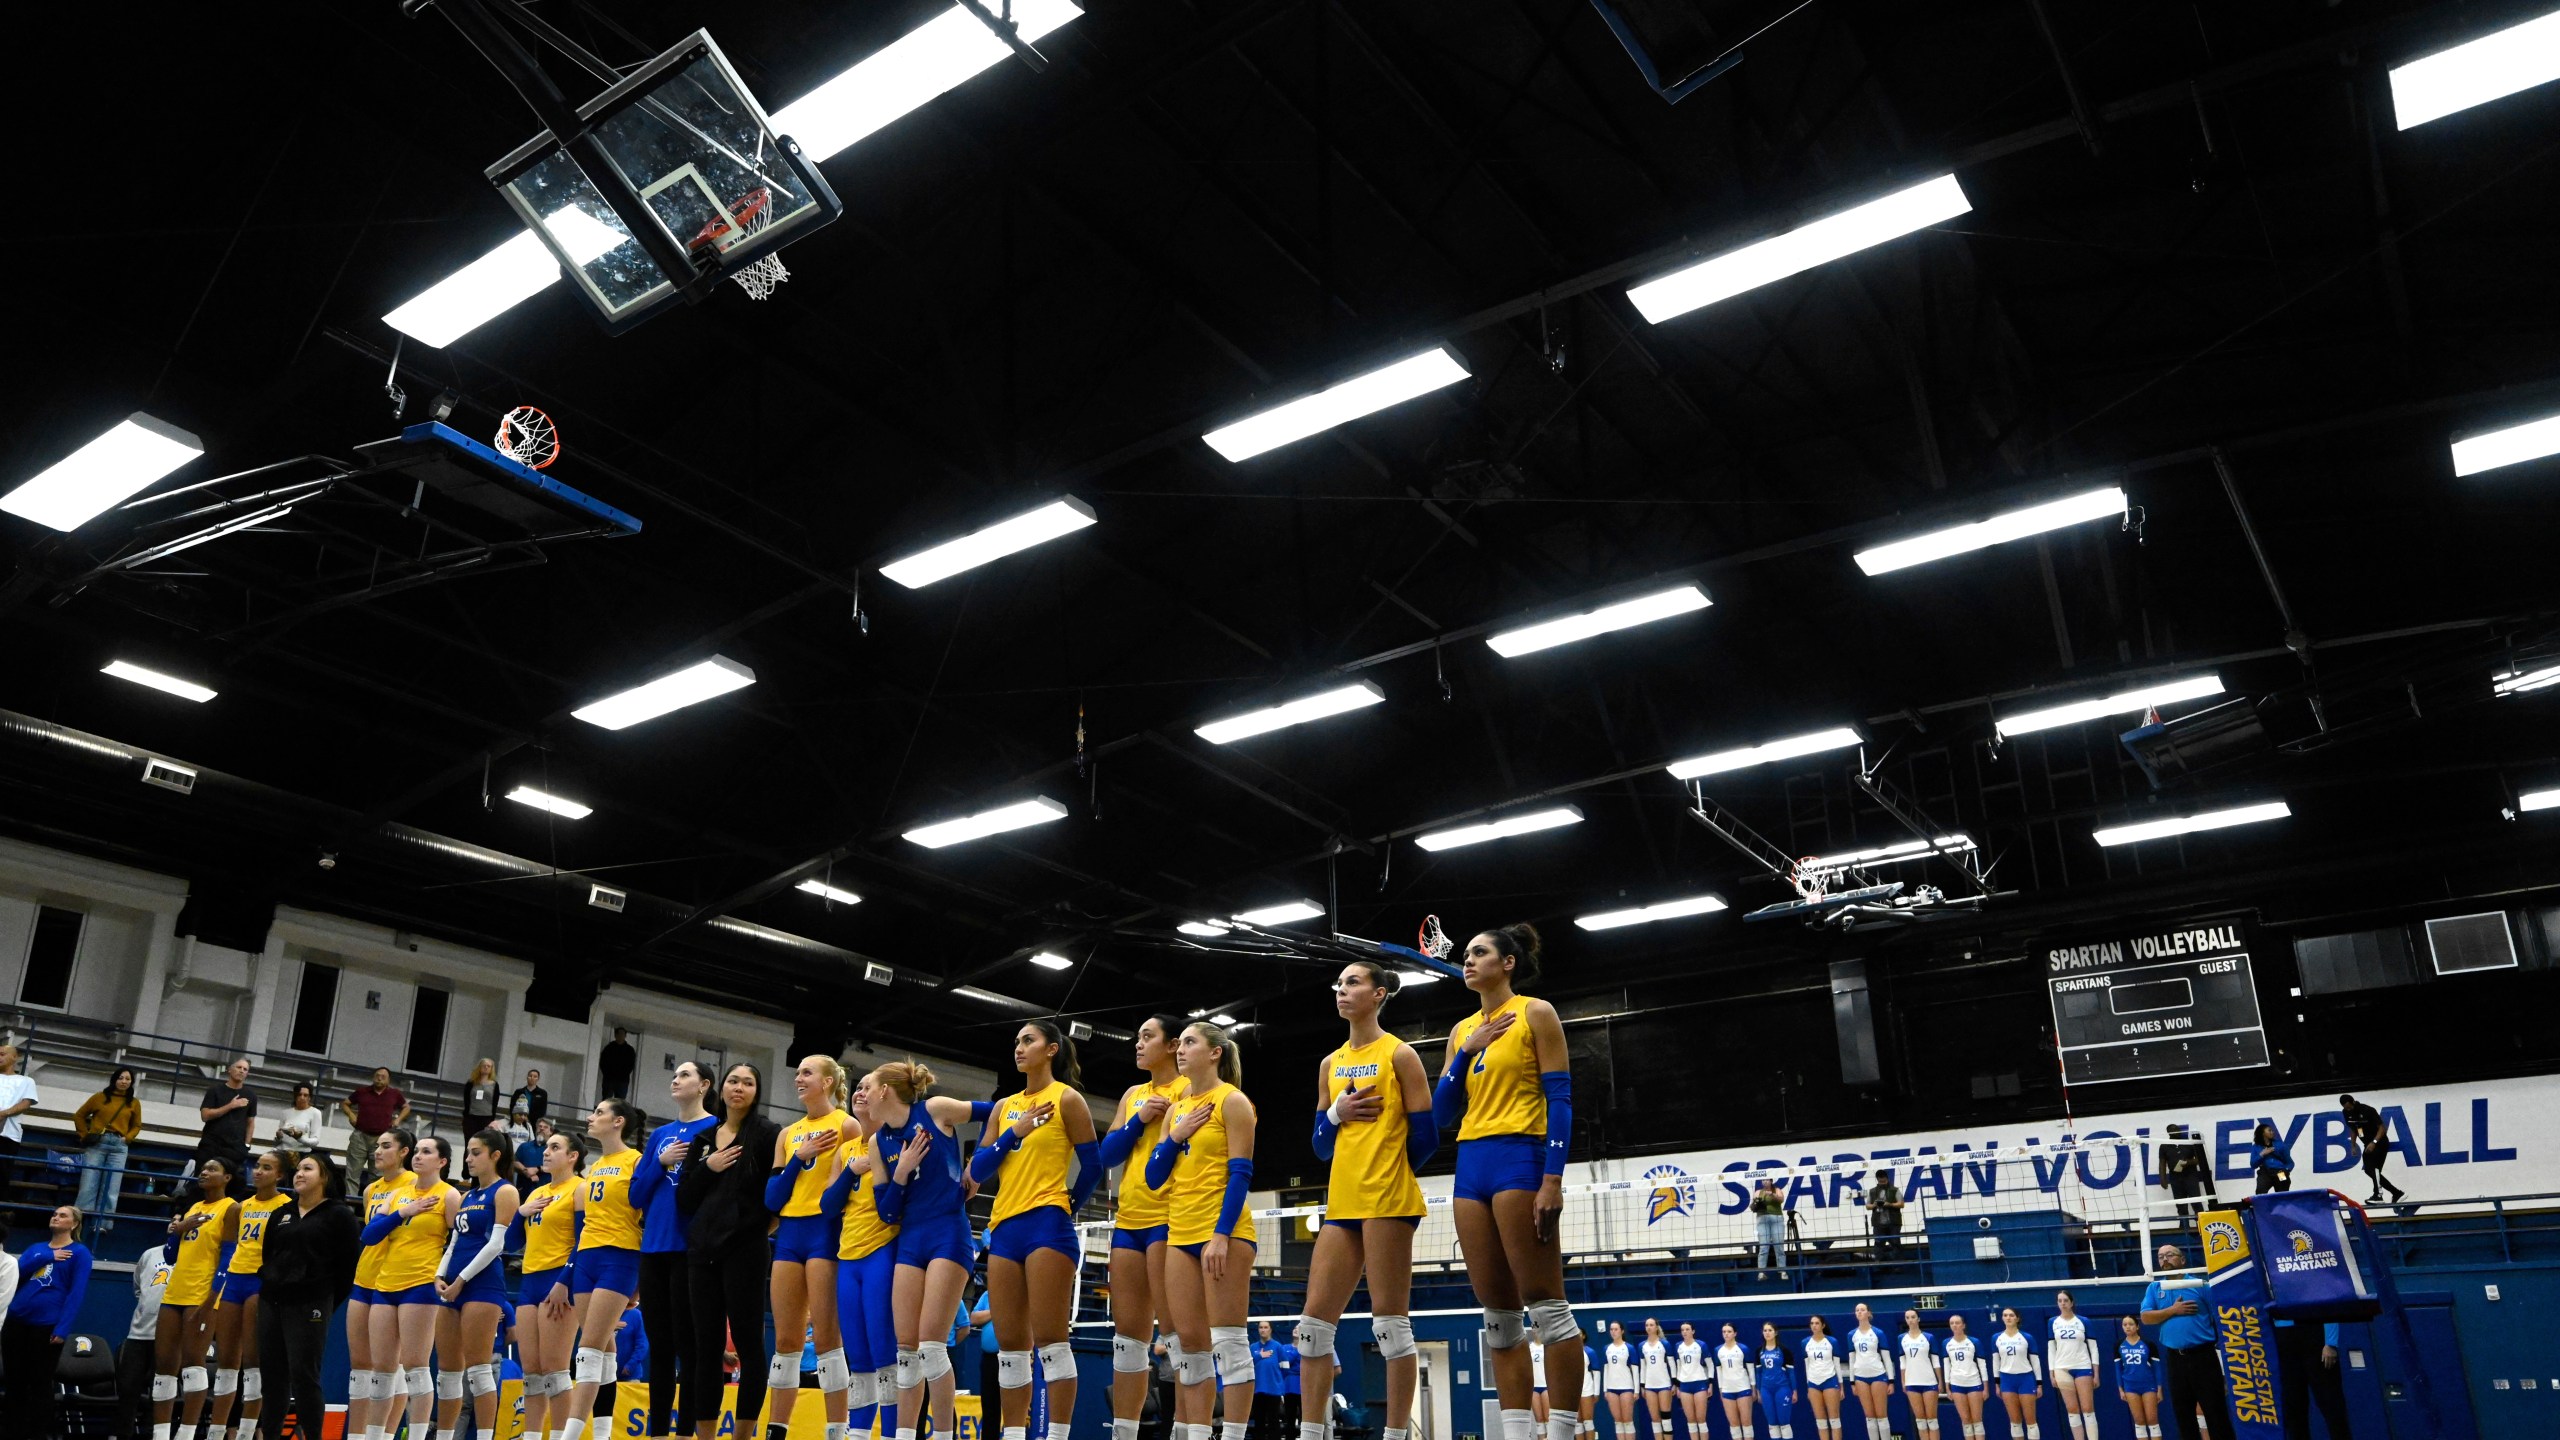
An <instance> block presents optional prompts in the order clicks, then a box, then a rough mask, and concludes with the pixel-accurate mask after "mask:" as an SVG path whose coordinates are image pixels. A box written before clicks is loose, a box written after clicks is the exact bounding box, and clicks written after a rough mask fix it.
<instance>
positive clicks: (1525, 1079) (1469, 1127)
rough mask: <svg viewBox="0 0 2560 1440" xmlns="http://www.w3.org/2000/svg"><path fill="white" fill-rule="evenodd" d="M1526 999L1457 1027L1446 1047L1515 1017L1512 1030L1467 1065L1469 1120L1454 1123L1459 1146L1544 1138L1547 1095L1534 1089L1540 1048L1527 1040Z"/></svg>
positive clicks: (1516, 998) (1470, 1018)
mask: <svg viewBox="0 0 2560 1440" xmlns="http://www.w3.org/2000/svg"><path fill="white" fill-rule="evenodd" d="M1528 1011H1529V997H1528V996H1526V995H1514V996H1512V997H1511V998H1510V999H1508V1000H1505V1001H1503V1002H1502V1004H1501V1005H1500V1006H1499V1007H1497V1008H1496V1009H1495V1010H1494V1012H1493V1015H1487V1014H1484V1013H1483V1012H1481V1011H1479V1012H1477V1013H1476V1014H1473V1015H1470V1016H1468V1017H1467V1018H1466V1019H1464V1020H1461V1021H1459V1022H1458V1028H1457V1030H1456V1031H1455V1032H1453V1033H1452V1035H1451V1038H1450V1041H1449V1044H1450V1047H1451V1048H1452V1049H1455V1048H1456V1047H1458V1046H1460V1045H1463V1044H1465V1043H1466V1041H1467V1037H1468V1036H1469V1035H1472V1034H1474V1033H1475V1030H1476V1027H1477V1026H1479V1025H1482V1024H1484V1023H1485V1022H1486V1021H1488V1020H1491V1019H1493V1018H1494V1016H1495V1015H1517V1016H1519V1017H1520V1018H1518V1019H1516V1020H1514V1021H1512V1022H1511V1028H1510V1029H1509V1030H1506V1031H1504V1032H1503V1033H1502V1034H1501V1035H1500V1036H1499V1037H1497V1038H1496V1039H1495V1040H1494V1042H1493V1043H1492V1044H1490V1045H1487V1046H1486V1047H1484V1048H1483V1049H1482V1050H1479V1051H1477V1052H1476V1054H1475V1058H1474V1059H1472V1060H1470V1061H1468V1062H1467V1118H1466V1119H1464V1120H1462V1121H1460V1122H1459V1123H1458V1138H1459V1139H1460V1140H1461V1141H1466V1140H1475V1139H1479V1138H1481V1137H1483V1136H1487V1135H1536V1136H1539V1137H1541V1138H1543V1137H1544V1136H1545V1135H1546V1133H1547V1092H1546V1091H1545V1090H1544V1089H1543V1088H1541V1087H1540V1086H1539V1084H1538V1047H1537V1046H1536V1045H1535V1044H1534V1043H1532V1042H1531V1041H1530V1039H1529V1014H1528Z"/></svg>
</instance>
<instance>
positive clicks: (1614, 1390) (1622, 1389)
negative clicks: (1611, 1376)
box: [1608, 1385, 1636, 1395]
mask: <svg viewBox="0 0 2560 1440" xmlns="http://www.w3.org/2000/svg"><path fill="white" fill-rule="evenodd" d="M1608 1393H1610V1394H1612V1395H1633V1394H1634V1393H1636V1392H1635V1391H1633V1390H1631V1389H1629V1388H1627V1387H1626V1386H1624V1385H1613V1386H1611V1387H1609V1391H1608Z"/></svg>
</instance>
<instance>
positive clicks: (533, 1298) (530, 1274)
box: [516, 1265, 569, 1305]
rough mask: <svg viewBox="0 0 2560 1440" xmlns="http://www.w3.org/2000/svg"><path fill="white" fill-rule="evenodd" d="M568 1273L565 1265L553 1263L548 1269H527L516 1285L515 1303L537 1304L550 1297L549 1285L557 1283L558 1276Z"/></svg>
mask: <svg viewBox="0 0 2560 1440" xmlns="http://www.w3.org/2000/svg"><path fill="white" fill-rule="evenodd" d="M568 1273H569V1267H568V1266H566V1265H554V1266H552V1267H551V1268H550V1269H548V1270H527V1271H526V1272H524V1279H523V1280H522V1281H520V1282H519V1283H518V1284H517V1285H516V1303H517V1304H518V1305H539V1304H541V1303H542V1302H543V1301H545V1300H548V1299H550V1298H551V1287H552V1286H554V1285H557V1284H559V1283H560V1277H561V1276H563V1275H566V1274H568Z"/></svg>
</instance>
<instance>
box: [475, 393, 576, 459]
mask: <svg viewBox="0 0 2560 1440" xmlns="http://www.w3.org/2000/svg"><path fill="white" fill-rule="evenodd" d="M490 448H492V449H494V450H496V451H497V452H498V453H499V454H501V455H504V456H506V457H507V458H508V459H510V460H513V461H514V462H516V463H517V464H519V465H522V466H525V467H526V468H528V469H533V470H540V469H543V468H544V467H546V466H548V465H549V464H550V463H551V462H552V461H554V460H557V459H559V458H560V432H559V430H557V429H556V428H554V427H553V426H552V424H551V417H550V416H548V415H545V414H543V413H542V412H541V411H540V410H539V409H536V408H535V407H533V406H531V405H519V406H517V407H516V408H514V409H513V410H510V411H508V412H507V413H506V414H504V415H502V416H500V417H499V418H498V435H497V438H496V439H495V440H493V441H491V442H490Z"/></svg>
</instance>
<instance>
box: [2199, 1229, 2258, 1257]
mask: <svg viewBox="0 0 2560 1440" xmlns="http://www.w3.org/2000/svg"><path fill="white" fill-rule="evenodd" d="M2248 1248H2249V1247H2248V1242H2246V1241H2245V1240H2243V1239H2242V1238H2241V1236H2240V1227H2239V1226H2237V1225H2234V1224H2232V1223H2231V1222H2230V1221H2228V1220H2212V1221H2207V1222H2206V1224H2205V1227H2204V1258H2205V1259H2207V1260H2213V1259H2216V1258H2219V1257H2221V1256H2226V1255H2238V1254H2242V1253H2244V1252H2245V1251H2246V1250H2247V1249H2248Z"/></svg>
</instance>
